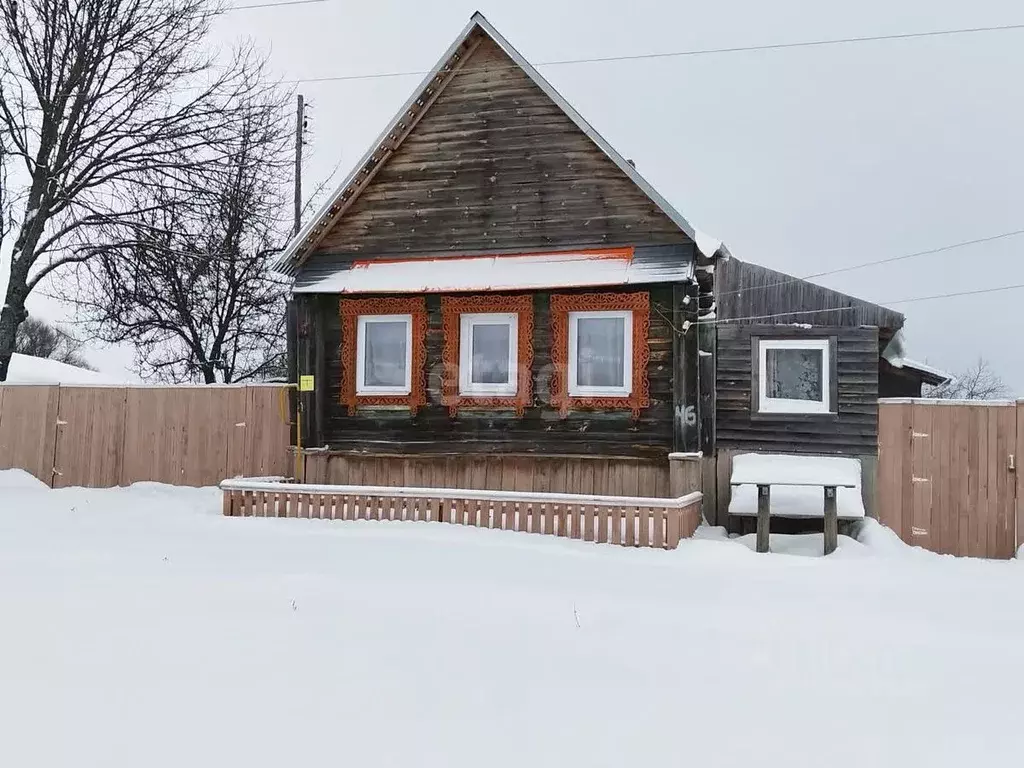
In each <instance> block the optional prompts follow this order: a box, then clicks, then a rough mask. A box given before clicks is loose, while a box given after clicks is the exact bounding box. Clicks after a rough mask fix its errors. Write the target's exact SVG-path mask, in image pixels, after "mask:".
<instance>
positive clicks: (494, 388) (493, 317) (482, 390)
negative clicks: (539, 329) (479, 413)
mask: <svg viewBox="0 0 1024 768" xmlns="http://www.w3.org/2000/svg"><path fill="white" fill-rule="evenodd" d="M459 331H460V332H459V394H462V395H509V396H511V395H515V394H516V390H517V388H518V352H519V351H518V342H519V316H518V314H516V313H514V312H512V313H498V312H495V313H480V314H463V315H462V316H461V318H460V329H459Z"/></svg>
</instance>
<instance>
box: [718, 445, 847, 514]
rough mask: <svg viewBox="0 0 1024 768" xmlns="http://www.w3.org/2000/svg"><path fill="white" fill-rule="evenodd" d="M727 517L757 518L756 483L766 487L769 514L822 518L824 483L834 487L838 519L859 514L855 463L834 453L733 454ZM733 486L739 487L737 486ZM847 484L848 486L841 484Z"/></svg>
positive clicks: (823, 510) (823, 511) (823, 512)
mask: <svg viewBox="0 0 1024 768" xmlns="http://www.w3.org/2000/svg"><path fill="white" fill-rule="evenodd" d="M730 483H732V484H733V487H732V499H731V500H730V501H729V514H730V515H745V516H755V517H756V516H757V486H758V485H770V486H771V487H772V490H771V514H773V515H776V516H778V517H823V516H824V514H825V505H824V491H823V490H822V489H823V487H824V486H826V485H834V486H837V490H836V507H837V513H838V516H839V518H840V519H842V520H855V519H857V518H861V517H864V499H863V496H862V495H861V470H860V461H859V460H857V459H848V458H843V457H839V456H796V455H777V454H760V453H741V454H738V455H736V456H733V458H732V475H731V477H730ZM737 484H738V485H737ZM844 485H852V486H853V487H852V488H843V487H841V486H844Z"/></svg>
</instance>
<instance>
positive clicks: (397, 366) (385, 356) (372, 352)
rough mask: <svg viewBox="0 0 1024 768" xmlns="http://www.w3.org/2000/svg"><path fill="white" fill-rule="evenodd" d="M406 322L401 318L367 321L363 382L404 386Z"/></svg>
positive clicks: (370, 385) (406, 341)
mask: <svg viewBox="0 0 1024 768" xmlns="http://www.w3.org/2000/svg"><path fill="white" fill-rule="evenodd" d="M406 328H407V324H406V323H405V322H404V321H401V320H378V321H373V322H368V323H366V336H365V340H366V349H365V350H364V352H363V354H364V356H365V357H364V359H363V362H364V368H363V371H364V372H363V383H364V384H365V385H366V386H368V387H403V386H405V358H406V344H407V343H408V340H407V338H406Z"/></svg>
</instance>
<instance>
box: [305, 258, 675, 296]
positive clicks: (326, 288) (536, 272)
mask: <svg viewBox="0 0 1024 768" xmlns="http://www.w3.org/2000/svg"><path fill="white" fill-rule="evenodd" d="M639 253H640V254H643V253H644V251H640V252H639ZM692 277H693V262H692V261H690V260H688V259H671V260H666V259H663V258H662V259H658V258H651V257H650V256H648V257H643V256H637V255H635V253H634V249H632V248H617V249H608V250H604V251H579V252H565V251H562V252H557V253H539V254H537V253H533V254H515V255H496V256H472V257H453V256H444V257H439V258H433V259H428V258H420V259H400V260H383V261H357V262H355V263H353V264H352V266H351V268H350V269H342V270H338V271H335V272H332V273H330V274H328V275H326V276H324V277H323V278H322V279H320V280H317V281H315V282H310V283H297V284H296V286H295V289H294V290H295V292H296V293H430V292H441V291H453V292H454V291H505V290H537V289H542V288H570V287H576V286H586V285H629V284H631V283H655V282H682V281H684V280H689V279H691V278H692Z"/></svg>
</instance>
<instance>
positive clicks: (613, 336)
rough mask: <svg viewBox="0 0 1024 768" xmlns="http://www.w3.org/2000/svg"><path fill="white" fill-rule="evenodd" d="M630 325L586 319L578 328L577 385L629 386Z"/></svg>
mask: <svg viewBox="0 0 1024 768" xmlns="http://www.w3.org/2000/svg"><path fill="white" fill-rule="evenodd" d="M625 346H626V321H625V320H624V319H623V318H621V317H586V318H580V319H579V320H578V321H577V324H576V383H577V384H578V385H579V386H581V387H622V386H625V378H624V376H625V374H624V368H625V362H626V361H625V359H624V356H625Z"/></svg>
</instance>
